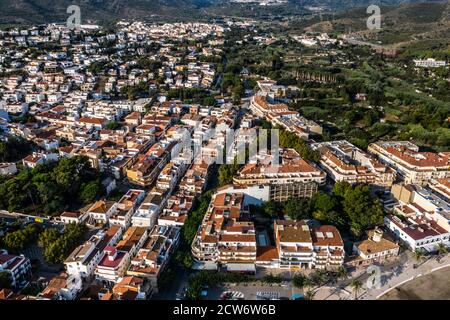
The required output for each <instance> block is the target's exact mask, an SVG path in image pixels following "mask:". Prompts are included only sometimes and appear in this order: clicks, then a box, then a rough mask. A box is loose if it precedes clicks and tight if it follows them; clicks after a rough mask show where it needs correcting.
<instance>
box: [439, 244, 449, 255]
mask: <svg viewBox="0 0 450 320" xmlns="http://www.w3.org/2000/svg"><path fill="white" fill-rule="evenodd" d="M436 249H437V253H438V255H444V254H446V253H448V248H447V247H446V246H445V244H443V243H442V242H441V243H438V244H437V246H436Z"/></svg>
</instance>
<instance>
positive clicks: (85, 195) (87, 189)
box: [78, 181, 104, 204]
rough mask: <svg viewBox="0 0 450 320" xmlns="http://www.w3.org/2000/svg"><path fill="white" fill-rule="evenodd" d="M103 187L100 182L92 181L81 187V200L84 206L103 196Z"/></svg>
mask: <svg viewBox="0 0 450 320" xmlns="http://www.w3.org/2000/svg"><path fill="white" fill-rule="evenodd" d="M103 190H104V188H103V186H102V184H101V182H100V181H90V182H87V183H83V184H82V185H81V187H80V192H79V197H78V198H79V199H80V200H81V202H83V203H84V204H88V203H91V202H93V201H94V200H95V199H98V198H99V197H100V196H102V195H103Z"/></svg>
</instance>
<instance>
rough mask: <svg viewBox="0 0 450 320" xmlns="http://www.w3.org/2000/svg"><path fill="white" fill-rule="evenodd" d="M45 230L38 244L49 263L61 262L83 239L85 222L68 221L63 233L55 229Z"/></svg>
mask: <svg viewBox="0 0 450 320" xmlns="http://www.w3.org/2000/svg"><path fill="white" fill-rule="evenodd" d="M47 230H48V231H47ZM47 230H46V232H43V233H42V234H41V236H40V237H39V239H38V244H39V246H41V247H42V248H43V249H44V258H45V260H46V261H47V262H49V263H62V262H64V260H65V259H66V258H67V256H68V255H69V254H70V253H71V252H72V251H73V249H75V248H76V246H78V245H79V244H80V242H81V241H82V240H83V238H84V234H85V233H86V230H87V228H86V225H85V224H76V223H70V224H68V225H66V227H65V230H64V232H63V233H59V232H58V231H57V230H56V229H47ZM50 230H55V231H50ZM44 233H45V234H44Z"/></svg>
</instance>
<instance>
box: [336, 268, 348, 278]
mask: <svg viewBox="0 0 450 320" xmlns="http://www.w3.org/2000/svg"><path fill="white" fill-rule="evenodd" d="M336 274H337V277H338V279H341V280H346V279H348V271H347V269H346V268H344V267H339V269H338V270H337V273H336Z"/></svg>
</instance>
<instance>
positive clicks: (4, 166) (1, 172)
mask: <svg viewBox="0 0 450 320" xmlns="http://www.w3.org/2000/svg"><path fill="white" fill-rule="evenodd" d="M16 172H17V167H16V164H15V163H11V162H1V163H0V176H7V175H13V174H16Z"/></svg>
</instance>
